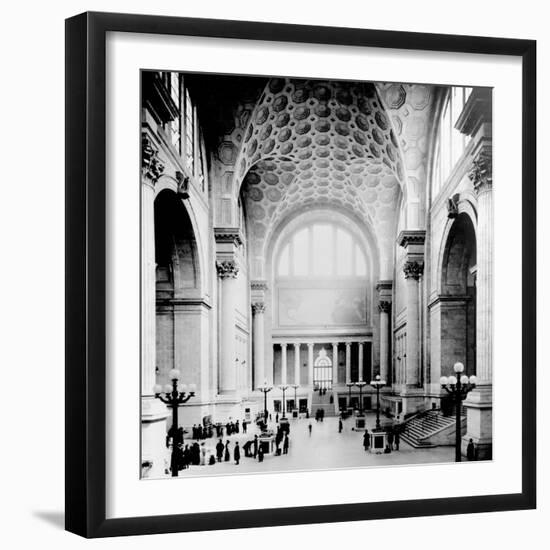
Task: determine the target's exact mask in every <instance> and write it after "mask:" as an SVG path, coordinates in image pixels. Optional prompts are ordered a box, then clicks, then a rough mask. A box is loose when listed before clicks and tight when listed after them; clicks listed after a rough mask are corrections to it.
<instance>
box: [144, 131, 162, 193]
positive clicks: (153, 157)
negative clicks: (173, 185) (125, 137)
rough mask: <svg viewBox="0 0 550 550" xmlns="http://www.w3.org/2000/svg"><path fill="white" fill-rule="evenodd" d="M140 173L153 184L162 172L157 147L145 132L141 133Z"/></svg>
mask: <svg viewBox="0 0 550 550" xmlns="http://www.w3.org/2000/svg"><path fill="white" fill-rule="evenodd" d="M141 173H142V175H143V177H144V178H145V179H146V180H148V181H149V182H151V183H152V184H153V185H154V184H155V183H156V182H157V180H158V179H159V178H160V176H162V174H163V173H164V164H163V162H162V161H161V160H160V159H159V152H158V149H156V148H155V147H154V146H153V142H152V141H151V138H150V137H149V136H148V135H147V134H145V133H143V134H142V135H141Z"/></svg>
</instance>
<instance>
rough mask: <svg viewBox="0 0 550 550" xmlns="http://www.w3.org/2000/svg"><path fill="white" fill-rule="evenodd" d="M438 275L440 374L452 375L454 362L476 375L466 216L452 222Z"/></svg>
mask: <svg viewBox="0 0 550 550" xmlns="http://www.w3.org/2000/svg"><path fill="white" fill-rule="evenodd" d="M443 247H444V250H443V254H442V263H441V266H440V270H439V271H438V279H439V286H440V293H439V296H438V305H437V313H438V314H439V318H438V320H439V338H440V353H441V357H440V366H441V374H442V375H449V374H452V367H453V365H454V363H455V362H457V361H460V362H461V363H464V365H465V367H466V374H468V375H471V374H475V372H476V261H477V259H476V255H477V246H476V234H475V226H474V224H473V222H472V219H471V218H470V216H469V215H468V214H467V213H466V212H461V213H459V214H458V215H457V216H456V218H454V219H453V220H452V223H451V224H450V228H449V231H448V232H447V234H446V240H445V242H444V245H443Z"/></svg>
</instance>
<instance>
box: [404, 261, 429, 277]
mask: <svg viewBox="0 0 550 550" xmlns="http://www.w3.org/2000/svg"><path fill="white" fill-rule="evenodd" d="M403 272H404V273H405V279H415V280H416V281H418V280H419V279H420V277H421V276H422V273H424V264H423V263H422V262H415V261H407V262H405V265H404V266H403Z"/></svg>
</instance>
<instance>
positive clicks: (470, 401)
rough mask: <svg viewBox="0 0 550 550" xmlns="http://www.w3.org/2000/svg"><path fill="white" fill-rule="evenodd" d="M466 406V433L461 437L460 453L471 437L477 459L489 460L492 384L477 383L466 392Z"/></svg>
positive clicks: (491, 426)
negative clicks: (472, 388)
mask: <svg viewBox="0 0 550 550" xmlns="http://www.w3.org/2000/svg"><path fill="white" fill-rule="evenodd" d="M464 406H465V407H466V419H467V420H466V425H467V428H466V435H465V436H464V437H463V439H462V454H463V455H464V456H466V447H467V446H468V443H469V441H470V439H472V441H473V443H474V445H475V447H476V452H477V459H478V460H491V459H492V457H493V388H492V385H490V384H486V385H479V386H477V387H476V388H475V389H474V390H472V391H471V392H470V393H469V394H468V398H467V399H466V401H464Z"/></svg>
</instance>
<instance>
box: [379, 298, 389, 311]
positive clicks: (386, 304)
mask: <svg viewBox="0 0 550 550" xmlns="http://www.w3.org/2000/svg"><path fill="white" fill-rule="evenodd" d="M378 311H379V312H380V313H389V312H390V311H391V302H389V301H387V300H381V301H380V303H379V304H378Z"/></svg>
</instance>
